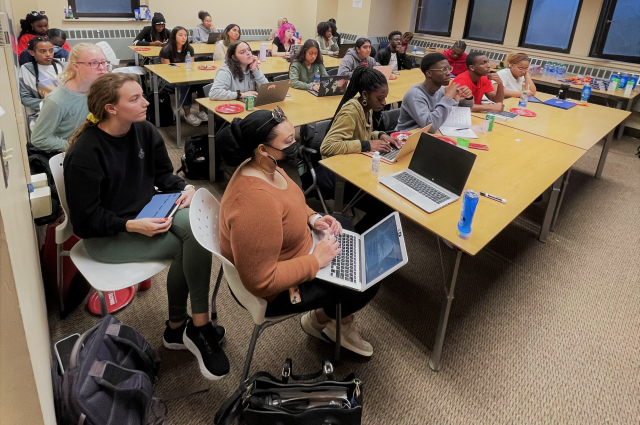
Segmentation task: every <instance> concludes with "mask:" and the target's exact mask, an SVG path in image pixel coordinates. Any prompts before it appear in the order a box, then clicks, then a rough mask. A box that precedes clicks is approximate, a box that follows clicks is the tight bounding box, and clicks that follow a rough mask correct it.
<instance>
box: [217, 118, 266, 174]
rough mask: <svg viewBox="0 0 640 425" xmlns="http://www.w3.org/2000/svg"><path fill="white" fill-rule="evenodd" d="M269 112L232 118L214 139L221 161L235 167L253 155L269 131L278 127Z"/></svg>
mask: <svg viewBox="0 0 640 425" xmlns="http://www.w3.org/2000/svg"><path fill="white" fill-rule="evenodd" d="M272 117H273V115H272V112H271V111H262V110H257V111H254V112H252V113H251V114H249V115H247V116H246V118H244V119H243V118H234V119H233V121H232V122H231V124H230V125H228V126H226V127H225V128H223V129H222V130H220V132H219V133H218V136H217V137H216V150H217V151H218V152H219V153H220V156H221V157H222V160H223V161H224V162H226V163H227V164H228V165H229V166H231V167H237V166H238V165H240V164H242V162H243V161H244V160H245V159H247V158H250V157H251V156H252V155H253V151H254V150H255V148H257V147H258V145H260V144H262V143H264V142H265V141H266V140H267V137H268V136H269V133H271V130H273V128H274V127H275V126H277V125H278V122H277V121H276V120H274V119H272Z"/></svg>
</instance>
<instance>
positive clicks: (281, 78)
mask: <svg viewBox="0 0 640 425" xmlns="http://www.w3.org/2000/svg"><path fill="white" fill-rule="evenodd" d="M288 79H289V74H280V75H276V76H275V77H273V81H285V80H288Z"/></svg>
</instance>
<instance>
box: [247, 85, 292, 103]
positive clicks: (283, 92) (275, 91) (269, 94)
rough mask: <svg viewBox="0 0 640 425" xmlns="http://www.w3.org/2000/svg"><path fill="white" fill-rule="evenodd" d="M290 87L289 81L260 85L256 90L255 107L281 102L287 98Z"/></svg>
mask: <svg viewBox="0 0 640 425" xmlns="http://www.w3.org/2000/svg"><path fill="white" fill-rule="evenodd" d="M290 86H291V80H284V81H275V82H271V83H265V84H263V85H261V86H260V88H259V89H258V96H257V97H256V103H255V106H262V105H267V104H269V103H276V102H282V101H283V100H284V98H285V97H287V92H288V91H289V87H290Z"/></svg>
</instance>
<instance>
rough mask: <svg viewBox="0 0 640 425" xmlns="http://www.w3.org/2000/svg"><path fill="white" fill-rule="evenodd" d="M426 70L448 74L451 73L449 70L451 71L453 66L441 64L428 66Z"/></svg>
mask: <svg viewBox="0 0 640 425" xmlns="http://www.w3.org/2000/svg"><path fill="white" fill-rule="evenodd" d="M427 71H442V72H445V73H447V74H449V73H451V71H453V68H452V67H450V66H443V67H442V68H430V69H427Z"/></svg>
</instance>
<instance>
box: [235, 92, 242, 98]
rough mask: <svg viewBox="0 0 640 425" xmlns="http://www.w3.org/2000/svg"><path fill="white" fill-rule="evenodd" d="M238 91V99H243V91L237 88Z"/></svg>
mask: <svg viewBox="0 0 640 425" xmlns="http://www.w3.org/2000/svg"><path fill="white" fill-rule="evenodd" d="M236 92H237V93H238V97H236V100H242V92H241V91H240V90H236Z"/></svg>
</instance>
